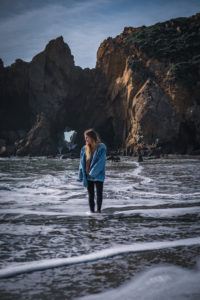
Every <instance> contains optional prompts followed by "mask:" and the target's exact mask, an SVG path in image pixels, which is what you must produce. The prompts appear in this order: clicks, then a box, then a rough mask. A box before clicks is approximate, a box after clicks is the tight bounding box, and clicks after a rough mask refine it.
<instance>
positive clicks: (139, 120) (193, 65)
mask: <svg viewBox="0 0 200 300" xmlns="http://www.w3.org/2000/svg"><path fill="white" fill-rule="evenodd" d="M199 24H200V14H197V15H195V16H192V17H190V18H178V19H174V20H170V21H167V22H163V23H158V24H155V25H153V26H149V27H145V26H142V27H139V28H131V27H128V28H125V29H124V31H123V33H122V34H120V35H118V36H117V37H116V38H108V39H107V40H105V41H104V42H103V43H102V44H101V45H100V47H99V49H98V53H97V64H96V68H95V69H92V70H90V69H81V68H80V67H77V66H75V65H74V59H73V56H72V54H71V51H70V49H69V47H68V45H67V44H66V43H64V41H63V38H62V37H58V38H57V39H55V40H52V41H50V42H49V43H48V45H47V46H46V48H45V50H44V51H43V52H41V53H39V54H38V55H36V56H35V57H34V58H33V60H32V61H31V62H30V63H26V62H23V61H22V60H20V59H17V60H16V62H15V63H14V64H12V65H11V66H10V67H4V66H3V62H2V60H0V98H1V103H0V128H1V132H0V139H5V140H6V145H7V144H9V145H11V146H12V147H15V146H16V153H17V155H28V154H30V155H56V154H57V152H58V150H57V148H58V145H59V143H60V136H63V132H64V131H65V128H70V129H73V130H75V131H76V132H77V137H76V141H75V143H76V144H78V149H80V147H81V146H82V145H83V143H84V139H83V132H84V130H85V129H87V128H91V127H93V128H95V129H96V130H97V131H98V132H99V133H100V136H101V137H102V140H103V142H105V143H106V144H107V146H108V149H110V150H112V149H113V150H119V149H120V151H121V152H124V153H125V154H130V155H132V154H134V153H137V150H138V149H144V148H145V147H146V150H144V153H146V155H148V154H149V153H151V152H152V151H150V150H149V149H150V147H151V145H154V144H155V143H156V140H157V139H158V140H159V143H160V145H159V147H161V148H160V149H161V150H159V151H160V152H162V153H174V152H177V153H195V151H197V150H198V149H199V148H200V100H199V95H200V56H199V47H200V43H199V40H200V39H199V32H200V25H199ZM180 40H181V41H183V40H184V41H185V42H184V43H182V42H180ZM11 132H12V134H11ZM13 132H14V133H13ZM159 147H157V149H158V148H159ZM78 149H76V151H78ZM152 149H153V148H152ZM4 150H5V149H4ZM11 152H12V151H11ZM6 153H7V151H6ZM152 153H153V152H152Z"/></svg>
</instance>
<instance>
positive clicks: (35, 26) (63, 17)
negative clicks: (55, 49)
mask: <svg viewBox="0 0 200 300" xmlns="http://www.w3.org/2000/svg"><path fill="white" fill-rule="evenodd" d="M142 1H143V0H141V1H130V0H124V1H122V0H116V1H114V2H113V0H86V1H61V0H60V1H58V2H56V1H53V0H52V1H50V0H49V1H48V2H47V3H49V4H48V5H46V4H45V2H43V6H42V7H40V8H38V6H37V7H36V8H31V9H29V10H24V11H23V12H21V13H20V14H19V13H18V14H14V15H12V17H10V16H9V17H7V18H6V17H4V18H3V19H2V20H1V21H0V40H1V41H3V43H1V44H0V57H1V58H2V59H3V61H4V63H5V64H6V65H8V64H10V63H12V62H13V61H14V60H15V59H16V58H21V59H24V60H25V61H30V60H31V59H32V57H33V56H34V55H36V54H37V53H39V52H41V51H42V50H43V49H44V48H45V46H46V44H47V43H48V42H49V41H50V40H51V39H54V38H56V37H57V36H60V35H62V36H63V37H64V40H65V42H66V43H68V45H69V47H70V48H71V51H72V54H73V55H74V58H75V63H76V65H80V66H81V67H94V66H95V63H96V51H97V49H98V47H99V45H100V43H101V42H102V41H103V40H104V39H106V38H107V37H108V36H113V37H114V36H116V35H117V34H120V33H121V32H122V30H123V27H125V26H134V27H137V26H141V25H150V24H154V23H155V22H158V21H164V20H167V19H169V18H172V17H176V16H177V15H178V16H180V15H181V13H182V11H184V12H185V14H186V9H187V8H188V6H187V8H185V6H181V5H179V6H177V3H176V2H175V1H173V2H171V0H168V2H165V4H163V2H162V3H161V2H160V1H157V0H154V1H153V2H151V3H149V2H146V5H145V6H144V3H142ZM177 1H179V0H177ZM191 1H192V2H195V1H194V0H191ZM143 2H144V1H143ZM35 3H36V5H37V1H36V2H35ZM55 3H58V4H55ZM66 4H67V5H66ZM193 11H194V9H193ZM190 12H192V8H191V9H190V10H189V9H187V13H188V14H190Z"/></svg>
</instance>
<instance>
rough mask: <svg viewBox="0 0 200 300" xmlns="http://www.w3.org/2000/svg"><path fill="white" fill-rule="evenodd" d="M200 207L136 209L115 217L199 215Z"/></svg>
mask: <svg viewBox="0 0 200 300" xmlns="http://www.w3.org/2000/svg"><path fill="white" fill-rule="evenodd" d="M199 213H200V206H193V207H175V208H153V209H134V210H127V211H118V212H115V213H114V215H135V214H140V215H142V216H147V217H154V218H163V217H175V216H181V215H185V214H199Z"/></svg>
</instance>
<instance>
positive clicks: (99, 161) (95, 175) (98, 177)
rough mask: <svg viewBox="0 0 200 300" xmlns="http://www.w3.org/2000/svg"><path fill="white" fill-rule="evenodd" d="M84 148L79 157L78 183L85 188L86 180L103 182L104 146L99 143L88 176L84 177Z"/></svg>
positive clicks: (104, 166)
mask: <svg viewBox="0 0 200 300" xmlns="http://www.w3.org/2000/svg"><path fill="white" fill-rule="evenodd" d="M85 151H86V147H85V146H83V147H82V149H81V155H80V166H79V174H78V181H83V186H85V187H87V186H88V182H87V180H91V181H104V179H105V168H106V146H105V145H104V144H103V143H101V144H99V146H98V148H97V149H96V150H95V152H94V155H93V158H92V161H91V164H90V169H89V174H88V175H87V176H86V173H85V166H86V156H85Z"/></svg>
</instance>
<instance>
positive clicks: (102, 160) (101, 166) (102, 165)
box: [89, 147, 106, 177]
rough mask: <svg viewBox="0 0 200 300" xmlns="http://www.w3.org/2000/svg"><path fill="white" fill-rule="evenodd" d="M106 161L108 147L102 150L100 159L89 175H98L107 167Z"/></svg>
mask: <svg viewBox="0 0 200 300" xmlns="http://www.w3.org/2000/svg"><path fill="white" fill-rule="evenodd" d="M105 163H106V147H105V148H102V149H101V150H100V154H99V157H98V160H97V161H96V163H95V164H94V165H93V167H92V169H91V170H90V172H89V176H91V177H97V176H98V174H99V173H100V172H101V171H102V170H103V169H104V168H105Z"/></svg>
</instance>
